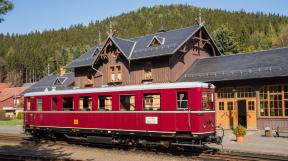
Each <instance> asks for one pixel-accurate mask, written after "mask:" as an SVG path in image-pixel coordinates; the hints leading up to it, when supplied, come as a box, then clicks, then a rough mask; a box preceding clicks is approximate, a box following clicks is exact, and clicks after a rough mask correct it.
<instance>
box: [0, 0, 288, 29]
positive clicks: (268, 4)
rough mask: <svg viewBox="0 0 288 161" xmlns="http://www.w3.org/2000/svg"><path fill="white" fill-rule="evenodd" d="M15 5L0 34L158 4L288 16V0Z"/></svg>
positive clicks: (37, 1) (56, 0)
mask: <svg viewBox="0 0 288 161" xmlns="http://www.w3.org/2000/svg"><path fill="white" fill-rule="evenodd" d="M10 1H12V2H13V3H14V5H15V8H14V9H13V10H12V11H10V12H9V13H8V14H7V15H4V19H5V21H4V22H2V23H0V33H4V34H6V33H17V34H27V33H29V32H32V31H36V30H37V31H43V30H49V29H59V28H62V27H70V26H71V25H75V24H84V25H86V24H88V23H89V22H91V21H95V20H103V19H105V18H106V17H109V16H117V15H119V14H121V13H126V12H130V11H133V10H137V9H139V8H141V7H144V6H146V7H152V6H155V5H160V4H161V5H169V4H189V5H193V6H196V7H205V8H212V9H224V10H229V11H239V10H241V9H244V10H245V11H248V12H257V11H262V12H264V13H278V14H280V15H285V16H288V1H287V0H114V1H112V0H105V1H104V0H10Z"/></svg>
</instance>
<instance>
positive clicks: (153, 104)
mask: <svg viewBox="0 0 288 161" xmlns="http://www.w3.org/2000/svg"><path fill="white" fill-rule="evenodd" d="M160 99H161V97H160V94H144V98H143V101H144V110H145V111H160V109H161V100H160Z"/></svg>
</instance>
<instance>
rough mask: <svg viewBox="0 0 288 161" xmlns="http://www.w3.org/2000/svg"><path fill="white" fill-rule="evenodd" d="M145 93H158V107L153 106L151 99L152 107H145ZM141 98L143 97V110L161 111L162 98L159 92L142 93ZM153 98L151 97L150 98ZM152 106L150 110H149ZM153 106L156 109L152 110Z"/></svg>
mask: <svg viewBox="0 0 288 161" xmlns="http://www.w3.org/2000/svg"><path fill="white" fill-rule="evenodd" d="M145 95H159V108H158V107H153V101H152V107H150V108H149V109H147V108H145ZM142 99H143V103H142V105H143V109H142V110H143V111H161V110H162V108H161V106H162V98H161V93H160V92H151V93H143V95H142ZM152 99H153V98H152ZM151 108H152V110H151ZM155 108H158V110H154V109H155Z"/></svg>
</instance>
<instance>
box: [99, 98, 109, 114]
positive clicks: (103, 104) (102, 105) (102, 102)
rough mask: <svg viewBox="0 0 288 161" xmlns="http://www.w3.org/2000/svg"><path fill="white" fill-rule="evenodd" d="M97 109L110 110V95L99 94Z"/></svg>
mask: <svg viewBox="0 0 288 161" xmlns="http://www.w3.org/2000/svg"><path fill="white" fill-rule="evenodd" d="M98 110H99V111H112V97H111V96H99V97H98Z"/></svg>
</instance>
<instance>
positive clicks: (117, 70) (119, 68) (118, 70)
mask: <svg viewBox="0 0 288 161" xmlns="http://www.w3.org/2000/svg"><path fill="white" fill-rule="evenodd" d="M112 68H113V69H114V70H113V72H112V70H111V69H112ZM112 74H114V80H112ZM119 74H120V79H118V76H119ZM122 81H123V70H122V64H117V65H109V66H108V82H109V83H120V82H122Z"/></svg>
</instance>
